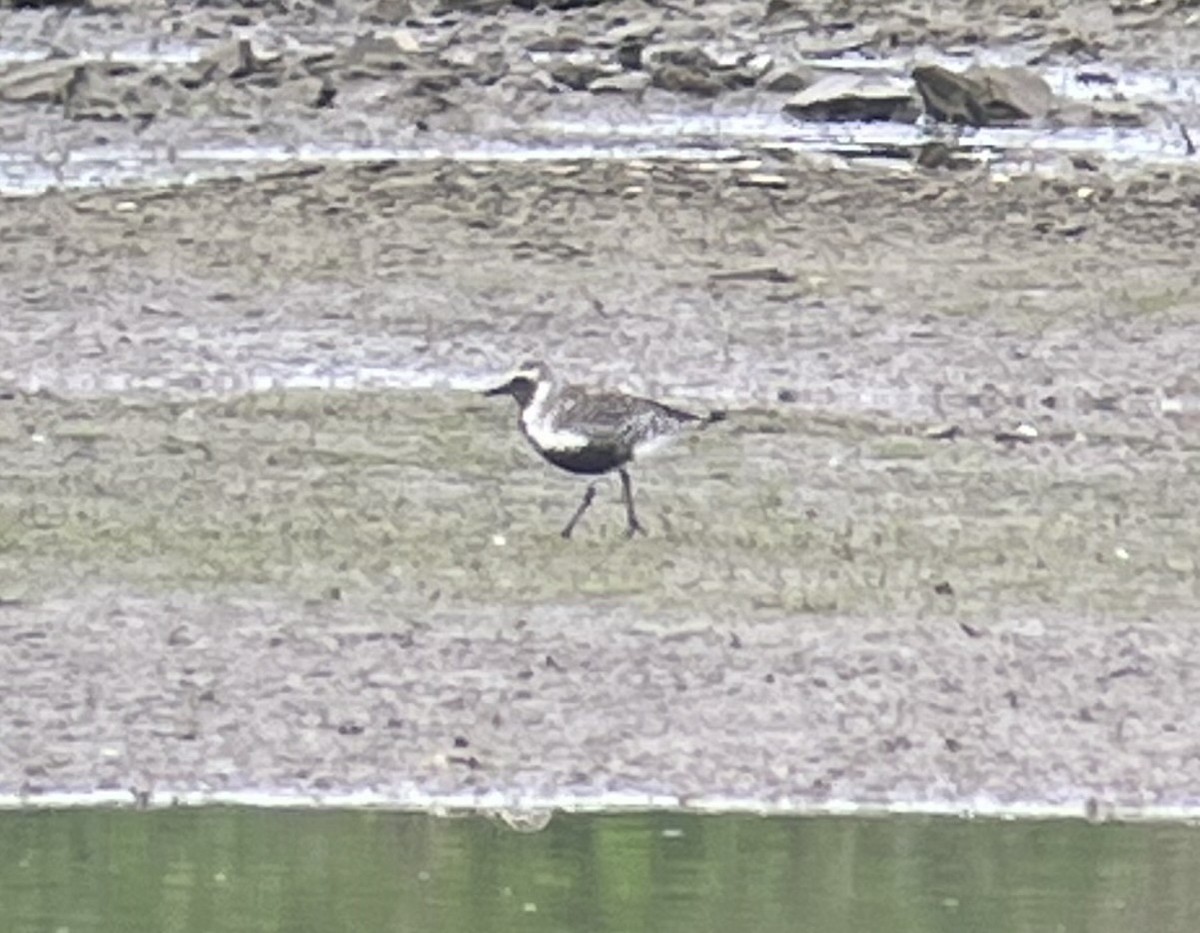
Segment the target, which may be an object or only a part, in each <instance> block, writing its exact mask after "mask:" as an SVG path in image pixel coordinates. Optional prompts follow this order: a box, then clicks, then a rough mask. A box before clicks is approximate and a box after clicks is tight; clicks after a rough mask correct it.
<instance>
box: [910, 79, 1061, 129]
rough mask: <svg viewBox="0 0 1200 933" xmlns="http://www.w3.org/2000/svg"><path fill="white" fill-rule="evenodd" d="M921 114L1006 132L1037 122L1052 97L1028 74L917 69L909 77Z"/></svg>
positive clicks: (1048, 105)
mask: <svg viewBox="0 0 1200 933" xmlns="http://www.w3.org/2000/svg"><path fill="white" fill-rule="evenodd" d="M912 76H913V80H914V81H915V82H916V84H917V91H918V93H920V95H921V99H922V100H923V101H924V103H925V110H926V112H927V113H928V114H929V115H930V116H932V117H934V118H935V119H937V120H946V121H948V122H951V123H964V124H969V125H971V126H1011V125H1013V124H1015V123H1019V122H1022V121H1024V120H1041V119H1043V118H1045V117H1046V115H1047V114H1048V113H1049V112H1050V109H1051V108H1052V107H1053V106H1054V92H1053V91H1051V90H1050V85H1048V84H1047V83H1046V82H1045V81H1044V80H1043V79H1042V78H1041V77H1040V76H1039V75H1037V74H1034V73H1033V72H1032V71H1030V70H1029V69H1028V68H1020V67H1012V68H997V67H983V66H974V67H972V68H968V69H967V70H966V71H964V72H956V71H951V70H950V69H948V68H943V67H941V66H940V65H918V66H917V67H916V68H914V69H913V72H912Z"/></svg>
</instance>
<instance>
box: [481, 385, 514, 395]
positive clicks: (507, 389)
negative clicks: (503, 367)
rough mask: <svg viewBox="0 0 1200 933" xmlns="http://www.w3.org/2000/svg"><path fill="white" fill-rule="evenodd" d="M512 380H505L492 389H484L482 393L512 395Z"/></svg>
mask: <svg viewBox="0 0 1200 933" xmlns="http://www.w3.org/2000/svg"><path fill="white" fill-rule="evenodd" d="M512 388H513V384H512V382H506V383H504V385H502V386H496V388H494V389H486V390H485V391H484V393H483V394H484V395H512Z"/></svg>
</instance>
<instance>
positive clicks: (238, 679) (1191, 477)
mask: <svg viewBox="0 0 1200 933" xmlns="http://www.w3.org/2000/svg"><path fill="white" fill-rule="evenodd" d="M1198 198H1200V173H1198V172H1197V171H1196V169H1195V168H1190V167H1188V166H1186V165H1185V166H1182V167H1178V168H1173V169H1161V168H1158V169H1139V168H1138V167H1137V166H1120V165H1114V166H1101V167H1097V166H1094V165H1089V164H1081V165H1078V166H1069V165H1068V166H1063V167H1061V168H1060V170H1059V171H1058V172H1056V173H1053V174H1043V173H1037V174H1028V175H1017V176H1013V177H1009V176H1004V175H998V174H996V173H993V172H988V171H987V170H985V169H980V170H973V171H947V170H931V171H925V170H921V169H918V168H916V167H914V166H895V165H892V166H882V165H879V166H869V167H864V166H851V165H847V164H845V163H843V162H841V161H840V160H837V159H830V158H819V157H814V158H809V157H797V156H794V155H786V156H785V155H781V154H779V153H771V152H762V153H759V154H758V155H756V156H754V158H752V159H748V158H747V157H746V156H745V155H744V154H742V155H740V156H739V157H738V158H736V159H722V158H721V157H719V156H718V155H714V157H713V158H712V159H711V160H709V161H707V162H702V161H695V160H693V161H690V162H686V161H680V160H674V159H651V160H640V161H639V160H625V161H611V162H606V161H586V162H581V161H568V160H561V161H549V162H542V163H538V164H516V163H479V164H462V163H455V162H452V161H442V160H427V161H423V162H421V161H416V162H408V163H394V162H384V163H380V164H377V165H370V166H360V167H345V166H335V165H330V166H325V167H320V168H319V169H316V170H313V169H304V170H282V171H280V172H278V173H276V174H274V175H271V176H267V177H263V176H258V177H253V178H247V179H240V180H239V179H229V180H226V181H219V182H208V183H203V184H198V185H194V186H190V187H181V188H167V189H155V188H146V187H137V186H134V187H130V188H125V189H122V190H118V191H100V192H97V191H84V192H68V193H50V194H46V195H43V196H40V197H37V198H29V199H23V200H11V201H6V203H5V210H4V211H3V213H2V214H0V295H4V296H6V297H5V298H4V310H5V323H4V328H3V331H2V332H0V380H2V381H3V387H4V392H3V398H0V479H2V481H0V599H2V600H3V603H2V604H0V682H2V683H3V684H4V685H5V686H4V689H3V690H2V691H0V723H2V724H3V728H2V729H0V793H2V794H29V795H34V796H37V795H41V794H47V793H51V792H56V791H77V792H80V793H86V792H89V791H94V790H105V791H112V790H116V791H122V792H123V791H126V790H130V789H132V790H133V791H134V792H136V793H142V792H165V793H168V794H169V793H171V792H174V791H180V792H200V793H204V792H208V791H213V792H216V791H239V790H256V791H262V790H266V791H270V790H273V789H274V790H280V791H284V792H295V793H346V792H353V791H355V790H362V789H371V790H374V791H376V792H378V793H379V794H381V795H382V796H383V797H386V798H389V799H393V800H395V801H397V802H403V801H404V800H409V801H411V800H413V799H415V797H416V796H418V795H419V794H420V793H426V794H454V793H457V792H462V793H466V794H471V793H480V794H484V793H488V792H495V793H498V794H500V795H511V796H520V795H542V796H544V797H553V796H554V795H576V796H579V797H587V796H589V795H603V794H620V793H631V794H635V795H636V794H648V793H656V794H662V795H664V797H665V798H671V799H676V800H682V801H684V802H686V801H687V800H691V799H696V798H702V797H708V798H712V797H720V796H726V795H728V796H731V797H738V798H741V799H744V800H751V801H762V802H775V803H778V804H783V803H786V802H787V801H794V802H797V803H798V804H808V805H819V804H821V803H822V802H829V801H848V800H849V801H858V802H864V803H874V804H888V803H908V804H913V803H918V804H919V803H929V804H949V805H956V804H960V805H962V806H963V807H969V806H971V805H972V804H984V803H987V802H989V801H990V802H993V803H994V802H999V803H1002V804H1021V803H1024V804H1037V803H1053V804H1061V805H1062V806H1064V807H1065V808H1068V809H1069V808H1074V810H1075V812H1079V813H1080V814H1083V813H1085V812H1089V807H1091V808H1092V810H1091V812H1097V813H1100V814H1103V813H1104V812H1107V808H1109V807H1116V808H1120V809H1121V810H1122V812H1126V811H1128V810H1131V809H1132V810H1136V809H1137V808H1139V807H1146V806H1155V807H1188V806H1194V805H1195V803H1196V800H1195V791H1194V788H1195V787H1196V786H1197V778H1198V777H1200V775H1198V774H1197V771H1198V770H1200V754H1197V746H1196V743H1195V741H1194V739H1193V738H1192V737H1193V736H1195V735H1197V734H1200V728H1198V726H1200V723H1197V721H1196V720H1197V712H1196V710H1195V704H1194V703H1193V702H1191V699H1190V698H1191V694H1192V692H1193V691H1192V690H1191V687H1192V682H1193V680H1194V679H1195V678H1196V676H1197V670H1196V661H1195V658H1196V657H1197V656H1198V655H1197V652H1196V650H1195V649H1196V641H1197V639H1200V629H1198V627H1197V625H1196V616H1195V606H1196V605H1197V600H1198V599H1200V583H1198V582H1197V581H1198V578H1197V565H1196V561H1197V557H1196V555H1197V554H1198V553H1200V533H1198V531H1197V525H1196V523H1195V521H1194V516H1195V515H1196V514H1197V506H1198V504H1200V503H1198V501H1197V500H1198V499H1200V459H1198V458H1200V445H1197V442H1196V430H1197V427H1198V426H1200V420H1198V419H1200V383H1197V381H1196V378H1195V375H1194V372H1195V362H1194V356H1195V354H1194V353H1193V352H1191V349H1190V348H1191V347H1193V346H1195V344H1196V339H1197V337H1198V334H1197V330H1198V326H1200V311H1198V310H1197V309H1198V308H1200V273H1198V271H1197V270H1198V267H1197V264H1196V261H1195V256H1196V254H1197V243H1198V241H1200V221H1198V220H1197V217H1198V215H1197V212H1196V203H1197V199H1198ZM529 354H537V355H540V356H544V357H546V358H547V359H549V360H551V361H552V362H553V363H555V364H556V365H557V366H558V368H559V369H561V370H563V371H564V372H565V373H566V374H568V375H570V376H573V377H577V378H580V379H586V380H590V381H596V382H603V383H606V384H613V385H623V386H626V387H629V388H633V389H636V390H639V391H647V392H654V393H656V394H662V395H664V396H666V397H668V398H670V399H671V400H674V401H677V402H680V403H684V404H687V403H691V404H704V403H715V402H720V403H721V404H722V405H723V406H725V407H728V408H729V409H730V411H731V415H730V418H729V420H728V422H726V423H724V424H721V425H719V426H716V427H714V428H713V429H712V430H710V431H708V432H706V433H705V434H704V435H703V436H701V437H697V438H696V439H695V440H694V441H692V442H690V443H689V444H687V445H683V446H681V447H679V448H677V449H676V450H675V451H674V452H672V453H670V454H667V455H665V456H664V457H663V458H661V459H660V460H658V461H657V462H652V463H648V464H646V465H645V467H644V468H639V469H637V470H636V471H635V482H636V483H637V490H638V497H639V506H640V509H641V512H642V516H643V521H644V523H645V524H646V525H647V526H648V529H649V531H650V534H649V535H648V536H647V537H646V538H644V539H637V540H634V541H632V542H627V541H625V540H624V539H623V538H622V536H621V535H620V530H621V527H622V513H621V510H620V507H619V504H618V501H617V495H616V488H615V485H614V487H613V488H612V489H606V490H604V491H603V492H602V496H601V498H600V499H599V501H598V502H597V505H596V506H595V507H594V508H593V510H592V512H591V513H590V514H589V516H588V517H587V519H585V522H584V524H583V526H581V529H580V532H579V536H578V539H577V540H574V541H572V542H571V543H570V545H569V546H564V545H563V543H562V542H561V540H560V539H559V538H558V537H557V535H556V532H557V530H558V528H559V527H561V525H562V522H563V521H564V520H565V518H566V517H567V516H568V515H569V514H570V512H571V510H572V509H573V508H574V506H575V504H576V502H577V497H578V496H579V495H580V494H581V492H582V488H581V486H580V484H579V483H577V482H574V481H572V480H571V478H569V477H565V476H562V475H559V474H556V473H554V472H552V471H551V470H550V469H549V468H548V467H545V466H543V465H541V464H540V463H538V462H537V461H536V459H535V458H534V456H533V455H532V454H531V453H530V452H529V451H527V450H526V449H524V447H523V446H522V442H521V440H520V438H519V437H518V435H517V432H516V428H515V418H514V413H513V411H512V410H511V406H510V405H508V404H491V401H493V400H486V399H483V398H480V397H478V396H477V395H474V394H472V393H470V392H467V391H462V388H463V387H466V386H470V385H476V384H478V385H482V384H484V382H485V381H486V380H487V379H489V378H492V377H494V376H497V375H499V374H500V373H501V372H502V371H503V370H504V369H505V368H507V367H508V366H509V365H510V364H511V363H512V362H513V361H514V360H516V359H517V358H520V357H523V356H526V355H529ZM368 370H372V371H384V372H400V373H404V374H407V375H406V378H409V379H410V381H411V382H412V383H413V384H417V383H419V382H421V381H422V380H424V381H425V382H427V383H428V384H431V385H433V386H434V387H433V388H429V389H422V390H416V389H413V390H408V391H402V390H398V389H392V390H383V389H378V388H374V389H372V388H368V387H360V390H358V391H347V390H345V389H342V388H328V389H326V390H324V391H315V390H309V391H305V390H299V389H296V388H287V387H286V386H284V384H283V383H281V386H283V387H281V388H278V389H272V390H268V391H261V392H250V391H249V389H250V388H252V387H253V386H255V385H257V384H258V382H257V381H256V377H257V376H260V375H262V374H264V373H266V374H267V375H268V376H269V377H270V376H271V375H272V374H278V373H280V372H284V373H292V374H296V373H304V374H309V375H310V376H312V378H313V379H314V380H315V381H317V382H318V383H320V382H321V381H322V380H325V381H328V382H329V383H330V384H331V385H332V384H333V383H334V381H335V377H336V376H337V375H338V374H350V376H351V377H350V378H349V381H350V382H353V381H355V380H354V378H353V374H355V373H361V372H363V371H368ZM268 381H270V380H269V379H268ZM342 381H343V382H344V381H346V380H342ZM285 382H286V380H285ZM148 386H149V387H151V388H149V389H148V388H147V387H148ZM214 396H215V397H214ZM501 401H503V400H501ZM130 799H134V798H133V796H131V798H130Z"/></svg>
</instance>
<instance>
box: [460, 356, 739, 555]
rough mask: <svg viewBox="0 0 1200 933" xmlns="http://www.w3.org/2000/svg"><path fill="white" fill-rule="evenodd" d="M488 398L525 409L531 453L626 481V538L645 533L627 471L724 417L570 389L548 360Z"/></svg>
mask: <svg viewBox="0 0 1200 933" xmlns="http://www.w3.org/2000/svg"><path fill="white" fill-rule="evenodd" d="M483 394H484V395H511V396H512V397H513V398H514V399H516V402H517V406H518V408H520V411H521V416H520V426H521V433H523V434H524V435H525V438H526V439H527V440H528V441H529V443H530V444H531V445H532V446H533V449H534V450H536V451H537V452H538V453H539V454H541V455H542V456H543V457H544V458H545V459H546V460H548V461H549V462H550V463H552V464H554V465H555V466H556V467H559V468H560V469H563V470H566V471H568V472H570V473H579V474H583V475H585V476H598V475H602V474H605V473H611V472H612V471H613V470H616V471H617V474H618V475H619V476H620V477H621V494H622V499H623V501H624V503H625V518H626V528H625V533H626V535H627V536H628V537H630V538H632V537H633V536H634V535H635V534H637V533H638V532H641V533H642V534H645V533H646V530H645V529H644V528H643V527H642V524H641V522H639V521H638V518H637V512H636V511H634V508H633V481H632V480H631V479H630V478H629V470H628V469H626V466H627V465H628V464H629V463H630V462H631V461H633V460H635V459H639V458H641V457H643V456H645V455H646V454H648V453H650V452H651V451H653V450H655V449H656V448H659V447H662V446H663V445H664V444H666V443H668V442H669V441H671V440H672V439H674V438H675V437H678V436H679V435H680V434H683V433H684V432H686V431H688V430H689V429H694V428H699V427H703V426H705V425H709V424H712V423H713V422H714V421H721V420H723V419H724V418H725V413H724V412H721V411H714V412H710V413H709V414H707V415H694V414H692V413H691V412H687V411H680V410H679V409H678V408H670V407H669V406H667V405H663V404H661V403H660V402H655V401H652V400H651V399H648V398H639V397H638V396H636V395H626V394H624V393H622V392H605V391H599V390H592V389H587V388H584V387H583V386H575V385H564V384H562V383H560V382H559V381H558V380H557V379H555V378H554V374H553V373H552V372H551V370H550V367H549V366H547V365H546V364H545V363H540V362H537V361H533V360H530V361H528V362H525V363H522V364H521V365H520V366H519V367H517V369H516V371H515V372H513V374H512V375H511V376H509V378H508V381H507V382H505V383H504V384H503V385H499V386H496V388H494V389H488V390H487V391H486V392H484V393H483ZM597 482H599V481H598V480H594V481H593V482H591V483H590V484H589V485H588V488H587V491H586V492H584V494H583V501H582V502H580V503H579V508H578V509H576V510H575V514H574V515H572V516H571V520H570V521H569V522H567V524H566V527H565V528H563V530H562V536H563V537H564V538H569V537H571V533H572V532H573V531H574V530H575V526H576V525H577V524H578V523H579V519H581V518H582V517H583V513H584V512H586V511H587V510H588V506H590V505H591V504H592V500H593V499H594V498H595V497H596V485H597Z"/></svg>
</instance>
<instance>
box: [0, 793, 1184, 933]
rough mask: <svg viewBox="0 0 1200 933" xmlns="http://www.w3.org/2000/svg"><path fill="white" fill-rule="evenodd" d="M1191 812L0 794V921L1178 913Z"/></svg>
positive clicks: (556, 921) (1131, 925)
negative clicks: (491, 804)
mask: <svg viewBox="0 0 1200 933" xmlns="http://www.w3.org/2000/svg"><path fill="white" fill-rule="evenodd" d="M1198 882H1200V829H1195V828H1188V827H1181V826H1171V825H1157V826H1152V825H1099V826H1096V825H1089V824H1086V823H1082V822H1040V823H1035V822H1020V823H1004V822H994V821H973V822H972V821H959V820H952V819H923V818H903V819H889V820H878V819H877V820H867V819H847V818H804V819H761V818H756V817H744V816H718V817H698V816H679V815H670V814H666V815H663V814H656V815H632V816H561V815H560V816H556V817H555V818H554V819H553V820H552V821H551V823H550V824H549V826H548V827H547V828H545V829H543V830H542V831H540V832H535V833H519V832H515V831H514V830H512V829H509V828H508V827H507V826H505V825H504V824H502V823H499V822H496V821H490V820H487V819H485V818H482V817H470V818H459V819H439V818H435V817H428V816H420V815H407V814H390V813H370V812H361V811H354V812H290V811H270V810H244V809H198V810H174V811H153V812H136V811H127V810H125V811H122V810H91V811H59V812H9V813H0V930H2V931H3V933H35V931H36V933H54V931H59V933H68V931H69V933H89V931H113V933H116V931H121V933H134V931H142V930H146V931H164V933H166V931H179V933H183V931H197V933H199V931H204V933H221V931H234V930H239V931H240V930H247V931H248V930H256V931H257V930H264V931H265V930H272V931H273V930H279V931H288V933H302V931H313V933H333V931H342V930H344V931H355V933H368V931H374V930H388V931H408V930H412V931H430V930H437V931H441V930H446V931H451V930H453V931H485V930H499V931H503V930H523V931H538V930H555V931H561V930H595V931H625V930H655V931H674V930H678V931H681V933H683V931H686V933H694V931H705V930H712V931H722V933H725V931H731V930H754V931H776V930H778V931H782V930H813V931H825V933H837V931H909V930H912V931H916V930H920V931H943V930H944V931H954V933H961V931H973V930H979V931H988V933H1003V931H1010V930H1011V931H1040V930H1046V931H1073V930H1086V931H1107V930H1112V931H1114V933H1116V931H1121V933H1128V931H1153V933H1170V931H1176V930H1178V931H1187V933H1194V931H1195V930H1197V929H1200V883H1198Z"/></svg>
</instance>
